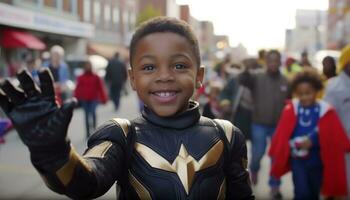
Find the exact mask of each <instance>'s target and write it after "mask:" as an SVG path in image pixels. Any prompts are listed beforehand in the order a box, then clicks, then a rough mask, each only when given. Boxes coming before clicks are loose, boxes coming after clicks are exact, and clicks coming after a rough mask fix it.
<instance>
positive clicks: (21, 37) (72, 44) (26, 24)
mask: <svg viewBox="0 0 350 200" xmlns="http://www.w3.org/2000/svg"><path fill="white" fill-rule="evenodd" d="M94 31H95V30H94V26H93V25H91V24H89V23H82V22H79V21H77V20H68V19H65V18H59V17H56V16H53V15H52V16H51V15H48V14H44V12H37V11H31V10H28V9H24V8H19V7H16V6H12V5H9V4H4V3H0V34H1V42H0V65H1V66H6V67H3V68H2V69H0V76H2V77H3V76H9V75H13V74H12V71H13V69H12V68H14V69H16V68H18V67H20V66H21V65H22V64H23V60H24V59H25V57H26V56H27V55H30V56H34V57H40V55H41V53H42V52H43V51H47V50H49V48H50V47H51V46H53V45H60V46H62V47H63V48H64V50H65V55H66V57H77V56H82V55H85V54H86V49H87V39H88V38H92V37H93V36H94ZM9 66H10V67H9Z"/></svg>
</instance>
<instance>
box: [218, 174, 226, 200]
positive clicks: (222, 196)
mask: <svg viewBox="0 0 350 200" xmlns="http://www.w3.org/2000/svg"><path fill="white" fill-rule="evenodd" d="M225 197H226V181H225V179H224V180H223V181H222V183H221V186H220V190H219V193H218V198H217V200H223V199H225Z"/></svg>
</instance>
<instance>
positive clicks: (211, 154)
mask: <svg viewBox="0 0 350 200" xmlns="http://www.w3.org/2000/svg"><path fill="white" fill-rule="evenodd" d="M135 147H136V151H137V152H138V153H139V154H140V155H141V156H142V157H143V159H145V160H146V162H147V163H148V164H149V165H151V166H152V167H153V168H157V169H162V170H165V171H169V172H174V173H176V174H177V175H178V177H179V179H180V181H181V183H182V185H183V187H184V189H185V191H186V193H187V194H188V193H189V191H190V189H191V186H192V183H193V179H194V175H195V173H196V172H197V171H200V170H203V169H206V168H209V167H211V166H213V165H215V164H216V163H217V161H218V160H219V158H220V157H221V154H222V152H223V149H224V144H223V142H222V141H221V140H220V141H218V142H217V143H216V144H215V145H214V146H213V147H212V148H211V149H209V151H208V152H207V153H206V154H205V155H204V156H203V157H202V158H201V159H200V160H199V161H197V160H195V159H194V158H193V157H192V156H191V155H190V154H189V153H188V152H187V149H186V147H185V146H184V145H183V144H181V147H180V150H179V154H178V156H177V157H176V158H175V160H174V162H173V163H169V162H168V161H167V160H166V159H165V158H163V157H162V156H161V155H159V154H158V153H156V152H155V151H153V150H152V149H151V148H149V147H147V146H146V145H143V144H141V143H136V144H135Z"/></svg>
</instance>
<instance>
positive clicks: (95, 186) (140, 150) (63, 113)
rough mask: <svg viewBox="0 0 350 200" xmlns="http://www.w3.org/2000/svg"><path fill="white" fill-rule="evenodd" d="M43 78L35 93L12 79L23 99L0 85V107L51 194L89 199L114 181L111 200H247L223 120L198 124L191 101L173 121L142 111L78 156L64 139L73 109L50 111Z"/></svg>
mask: <svg viewBox="0 0 350 200" xmlns="http://www.w3.org/2000/svg"><path fill="white" fill-rule="evenodd" d="M48 75H49V73H48V72H47V71H44V72H42V73H40V74H39V78H40V81H41V91H42V92H41V93H40V92H39V91H38V90H37V89H36V88H35V85H34V84H32V80H30V78H29V79H28V77H27V75H26V73H20V74H19V76H18V78H19V81H20V83H21V85H23V86H24V85H26V86H25V88H24V92H25V95H24V94H22V93H21V92H20V91H16V90H15V88H14V87H13V86H12V85H11V84H10V83H9V82H5V84H4V85H2V86H1V88H2V89H3V90H4V91H5V92H6V94H7V96H4V95H0V104H1V106H2V107H3V108H5V109H4V110H6V111H5V112H6V113H7V114H8V116H9V117H10V118H11V119H12V120H13V121H14V122H15V123H14V125H15V127H16V129H17V130H18V132H19V134H20V136H21V138H22V140H23V142H24V143H25V144H26V145H27V146H28V147H29V150H30V152H31V160H32V163H33V165H34V166H35V167H36V169H37V170H38V171H39V173H40V174H41V176H42V177H43V179H44V181H45V183H46V185H47V186H48V187H49V188H51V189H52V190H54V191H56V192H58V193H62V194H66V195H67V196H69V197H71V198H75V199H89V198H96V197H98V196H100V195H102V194H104V193H105V192H106V191H107V190H108V189H109V188H110V187H111V186H112V185H113V184H114V183H115V181H117V183H118V185H119V186H120V188H121V192H120V195H119V199H214V198H215V199H224V198H226V199H254V196H253V195H252V190H251V187H250V184H249V176H248V172H247V170H246V163H247V157H246V156H247V152H246V145H245V140H244V137H243V135H242V133H241V132H240V131H239V130H238V129H237V128H235V127H234V126H233V125H232V124H231V123H229V122H227V121H224V120H216V121H215V120H210V119H208V118H205V117H201V116H200V114H199V108H198V104H197V103H195V102H190V107H189V109H188V110H187V111H185V112H184V113H181V114H179V115H178V116H173V117H168V118H161V117H158V116H157V115H156V114H155V113H153V112H152V111H151V110H149V109H147V108H145V110H144V111H143V114H142V116H141V117H139V118H137V119H135V120H133V121H131V122H129V121H128V120H125V119H114V120H110V121H108V122H106V123H105V124H104V125H102V126H101V127H99V128H98V130H96V132H95V133H94V134H93V135H92V137H91V138H90V139H89V141H88V149H87V150H86V152H85V153H84V155H83V157H81V156H79V155H78V154H77V153H76V151H75V150H74V149H73V148H72V147H71V146H70V142H69V140H68V139H67V138H66V132H67V128H68V124H69V121H70V118H71V116H72V110H73V107H74V106H73V105H74V103H73V102H72V103H67V104H64V105H63V106H61V107H57V105H56V104H55V103H54V96H53V95H54V93H53V88H52V80H50V78H48V77H47V76H48ZM22 98H23V99H22ZM8 99H10V101H9V100H8ZM33 110H39V111H41V112H30V111H33ZM21 114H22V115H21ZM33 122H35V123H33ZM33 138H34V139H33ZM45 140H46V141H45ZM43 141H45V142H43Z"/></svg>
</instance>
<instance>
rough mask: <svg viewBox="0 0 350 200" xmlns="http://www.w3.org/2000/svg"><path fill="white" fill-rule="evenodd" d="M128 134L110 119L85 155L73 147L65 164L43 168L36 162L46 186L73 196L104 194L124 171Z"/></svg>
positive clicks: (84, 196) (94, 196)
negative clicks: (126, 135)
mask: <svg viewBox="0 0 350 200" xmlns="http://www.w3.org/2000/svg"><path fill="white" fill-rule="evenodd" d="M125 146H126V137H125V134H124V133H123V130H122V128H121V127H119V126H118V124H116V123H115V122H113V121H108V122H107V123H105V124H104V125H102V126H101V127H99V128H98V129H97V130H96V132H95V133H94V134H93V135H92V137H91V138H90V139H89V141H88V149H87V150H86V151H85V153H84V155H83V157H82V156H80V155H78V153H76V151H75V150H74V149H73V148H71V149H70V153H69V156H67V158H62V159H65V160H64V161H57V162H60V163H64V165H63V166H60V167H59V168H55V169H49V168H47V167H45V168H43V167H42V166H40V163H33V164H34V166H35V167H36V168H37V170H38V171H39V173H40V174H41V176H42V177H43V179H44V181H45V183H46V185H47V186H48V187H49V188H50V189H52V190H53V191H55V192H57V193H60V194H65V195H67V196H68V197H71V198H73V199H91V198H96V197H98V196H101V195H103V194H104V193H105V192H107V191H108V189H109V188H110V187H111V186H112V185H113V184H114V183H115V181H116V180H118V179H119V177H120V176H121V174H122V171H123V165H124V162H123V161H124V160H125V158H124V151H125Z"/></svg>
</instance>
